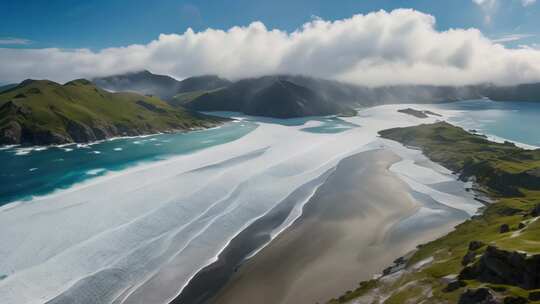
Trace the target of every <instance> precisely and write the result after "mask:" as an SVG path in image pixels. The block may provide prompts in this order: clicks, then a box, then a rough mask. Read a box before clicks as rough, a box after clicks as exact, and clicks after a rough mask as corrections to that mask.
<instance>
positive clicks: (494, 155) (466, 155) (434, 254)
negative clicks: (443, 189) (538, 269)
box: [330, 122, 540, 303]
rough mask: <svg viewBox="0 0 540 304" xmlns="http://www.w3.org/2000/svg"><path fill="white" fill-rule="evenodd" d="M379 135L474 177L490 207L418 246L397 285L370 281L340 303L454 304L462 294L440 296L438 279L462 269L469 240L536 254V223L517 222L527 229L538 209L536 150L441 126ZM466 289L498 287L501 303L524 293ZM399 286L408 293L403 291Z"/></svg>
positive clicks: (539, 229)
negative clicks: (504, 229)
mask: <svg viewBox="0 0 540 304" xmlns="http://www.w3.org/2000/svg"><path fill="white" fill-rule="evenodd" d="M380 134H381V136H383V137H385V138H388V139H392V140H396V141H398V142H401V143H403V144H404V145H408V146H414V147H417V148H419V149H422V151H423V152H424V154H425V155H426V156H428V157H429V158H430V159H432V160H434V161H436V162H439V163H441V164H443V165H444V166H446V167H447V168H449V169H451V170H453V171H455V172H461V173H462V174H463V176H464V177H465V178H467V177H470V176H476V177H477V184H478V186H480V187H482V188H483V190H484V191H485V192H486V193H487V194H488V195H489V196H491V197H492V198H494V199H495V200H496V202H495V203H494V204H490V205H489V206H487V207H485V208H484V210H483V212H482V214H481V215H478V216H475V217H473V218H472V219H470V220H467V221H466V222H464V223H462V224H460V225H458V226H457V227H456V229H455V230H454V231H452V232H450V233H449V234H447V235H446V236H444V237H441V238H439V239H437V240H435V241H432V242H430V243H427V244H424V245H422V246H419V248H418V250H416V251H415V252H414V254H413V255H412V257H411V258H410V259H409V260H408V262H407V267H406V270H405V271H404V273H403V274H402V275H401V276H400V277H399V278H398V279H397V280H394V281H388V280H376V281H370V283H369V285H368V288H363V289H361V290H359V292H358V293H355V294H354V297H347V301H345V302H348V301H350V300H352V299H358V298H361V297H362V296H365V295H367V294H370V292H371V293H374V292H375V291H377V293H379V294H381V295H384V296H385V297H387V298H385V299H386V300H385V301H375V303H408V302H410V303H419V302H422V303H457V301H458V299H459V296H460V295H461V293H462V292H463V288H462V289H458V290H456V291H454V292H444V291H443V289H444V288H445V287H446V285H447V284H446V281H445V279H444V277H446V276H448V275H457V274H459V272H460V271H461V270H462V269H463V266H462V265H461V260H462V258H463V256H464V255H465V254H466V253H467V251H468V245H469V243H470V242H471V241H474V240H476V241H482V242H484V243H485V244H489V245H495V246H497V247H498V248H500V249H504V250H509V251H518V250H519V251H524V252H527V253H530V254H538V253H540V220H539V221H535V222H532V223H530V224H528V225H527V226H526V228H525V229H523V230H521V231H518V225H519V223H520V222H525V223H529V222H530V221H531V220H532V219H531V218H530V216H527V214H528V213H529V211H530V210H531V209H532V208H533V207H534V206H535V205H536V204H538V203H540V189H538V173H537V172H538V171H539V168H540V150H536V151H531V150H523V149H520V148H518V147H516V146H514V145H511V144H500V143H494V142H490V141H488V140H486V139H485V138H483V137H481V136H478V135H474V134H469V133H467V132H465V131H464V130H463V129H461V128H458V127H455V126H452V125H450V124H447V123H444V122H441V123H436V124H431V125H421V126H415V127H409V128H398V129H390V130H385V131H382V132H380ZM501 178H504V179H505V184H503V185H501V183H500V182H498V180H499V179H501ZM508 186H510V187H512V188H513V189H514V188H515V189H517V192H515V193H512V192H511V191H508V189H507V188H506V187H508ZM502 224H508V225H509V226H510V228H511V231H510V232H508V233H502V234H501V233H500V232H499V228H500V226H501V225H502ZM485 248H486V246H484V247H482V248H480V249H478V250H477V251H476V252H477V254H478V255H480V254H481V253H483V251H484V250H485ZM428 258H433V262H432V263H429V264H427V265H426V266H424V267H422V268H420V269H417V270H415V268H414V267H412V266H413V265H415V264H417V263H418V262H420V261H423V260H426V259H428ZM467 283H468V287H473V288H476V287H481V286H488V287H491V288H492V289H493V288H494V287H504V289H506V290H505V291H499V292H498V294H499V295H500V296H501V297H504V296H509V295H513V296H521V297H525V298H527V296H528V294H529V292H530V291H527V290H523V289H521V288H519V287H516V286H493V285H489V284H483V283H481V282H476V281H468V282H467ZM402 286H410V288H407V289H403V288H402ZM426 290H429V291H430V292H429V293H427V292H426ZM330 303H334V302H330Z"/></svg>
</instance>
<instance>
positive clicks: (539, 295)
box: [529, 291, 540, 301]
mask: <svg viewBox="0 0 540 304" xmlns="http://www.w3.org/2000/svg"><path fill="white" fill-rule="evenodd" d="M529 300H530V301H540V291H534V292H531V293H529Z"/></svg>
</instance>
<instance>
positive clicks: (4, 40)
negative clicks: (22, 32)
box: [0, 37, 31, 45]
mask: <svg viewBox="0 0 540 304" xmlns="http://www.w3.org/2000/svg"><path fill="white" fill-rule="evenodd" d="M30 43H31V41H30V40H28V39H23V38H14V37H0V45H27V44H30Z"/></svg>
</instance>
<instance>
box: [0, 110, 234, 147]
mask: <svg viewBox="0 0 540 304" xmlns="http://www.w3.org/2000/svg"><path fill="white" fill-rule="evenodd" d="M219 118H221V117H219ZM234 121H235V119H229V120H226V119H225V118H223V121H221V122H217V123H215V124H214V125H213V126H211V127H207V128H203V127H194V128H188V129H174V130H168V131H161V132H155V133H148V134H140V135H125V136H112V137H108V138H104V139H99V140H94V141H89V142H70V143H64V144H50V145H23V144H4V145H0V151H4V150H9V149H16V150H24V151H33V150H37V151H40V150H46V149H49V148H63V147H68V146H73V145H77V146H80V147H85V146H92V145H97V144H101V143H104V142H110V141H115V140H120V139H132V138H145V137H151V136H156V135H163V134H176V133H188V132H197V131H204V130H212V129H217V128H221V127H222V126H223V124H225V123H228V122H234Z"/></svg>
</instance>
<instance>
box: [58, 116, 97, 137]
mask: <svg viewBox="0 0 540 304" xmlns="http://www.w3.org/2000/svg"><path fill="white" fill-rule="evenodd" d="M65 126H66V131H67V132H68V134H69V136H71V138H72V139H73V141H74V142H90V141H95V140H96V135H95V134H94V132H92V129H91V128H90V127H88V126H87V125H85V124H83V123H78V122H76V121H74V120H71V119H68V118H65Z"/></svg>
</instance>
